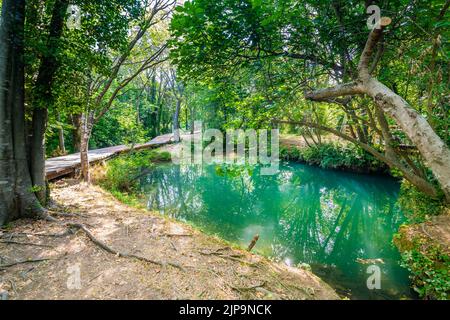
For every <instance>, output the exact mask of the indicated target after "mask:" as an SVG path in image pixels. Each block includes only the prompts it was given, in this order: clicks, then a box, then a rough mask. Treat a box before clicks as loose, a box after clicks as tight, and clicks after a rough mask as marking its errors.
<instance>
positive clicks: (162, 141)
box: [45, 134, 173, 181]
mask: <svg viewBox="0 0 450 320" xmlns="http://www.w3.org/2000/svg"><path fill="white" fill-rule="evenodd" d="M172 142H173V134H166V135H162V136H158V137H156V138H155V139H153V140H152V141H150V142H148V143H144V144H139V145H136V146H135V147H134V150H144V149H151V148H157V147H160V146H164V145H166V144H170V143H172ZM130 150H131V147H129V146H125V145H122V146H115V147H109V148H103V149H97V150H90V151H89V163H90V164H95V163H98V162H100V161H104V160H108V159H111V158H113V157H115V156H117V155H119V154H121V153H125V152H128V151H130ZM80 166H81V161H80V154H79V153H75V154H70V155H67V156H63V157H57V158H51V159H47V160H46V161H45V174H46V177H47V179H48V180H50V181H51V180H55V179H58V178H60V177H63V176H66V175H69V174H71V173H74V172H75V170H76V169H78V168H80Z"/></svg>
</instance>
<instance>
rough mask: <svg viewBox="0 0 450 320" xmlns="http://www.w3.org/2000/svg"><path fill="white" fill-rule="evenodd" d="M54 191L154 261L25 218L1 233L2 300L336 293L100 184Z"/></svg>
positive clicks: (96, 228) (93, 224)
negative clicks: (122, 198) (123, 199)
mask: <svg viewBox="0 0 450 320" xmlns="http://www.w3.org/2000/svg"><path fill="white" fill-rule="evenodd" d="M52 197H53V200H54V203H55V204H54V208H53V211H55V212H58V213H66V214H65V215H55V217H56V218H58V220H60V221H64V222H71V221H74V222H77V223H83V224H84V225H85V226H86V227H87V228H88V229H89V230H90V231H91V233H92V234H93V235H94V236H95V237H96V238H97V239H99V240H101V241H102V242H104V243H106V244H107V245H108V246H110V247H111V248H114V249H115V250H117V251H121V252H122V253H123V252H125V253H129V254H133V255H136V256H140V257H146V258H147V259H152V260H154V261H155V262H157V263H149V262H144V261H140V260H138V259H134V258H123V257H119V256H117V255H114V254H111V253H108V252H106V251H105V250H103V249H102V248H100V247H99V246H98V245H96V244H94V243H93V242H92V241H91V240H90V239H89V238H88V237H87V235H86V234H85V233H84V232H82V231H81V230H78V231H77V232H75V233H67V232H66V231H67V228H66V227H65V226H63V225H61V224H60V223H57V222H48V221H18V222H15V223H14V224H12V225H10V226H8V228H6V229H1V230H0V299H1V298H3V299H11V300H14V299H75V300H78V299H132V300H135V299H137V300H139V299H299V300H303V299H339V297H338V296H337V295H336V293H335V292H334V290H333V289H331V288H330V287H329V286H328V285H327V284H325V283H324V282H323V281H321V280H320V279H319V278H318V277H316V276H314V275H313V274H312V273H310V272H308V271H306V270H301V269H296V268H291V267H288V266H285V265H282V264H277V263H273V262H271V261H269V260H267V259H265V258H263V257H260V256H258V255H253V254H250V253H248V252H246V251H242V250H238V249H234V248H231V247H230V246H229V245H227V244H226V243H225V242H223V241H221V240H220V239H217V238H214V237H211V236H207V235H205V234H203V233H201V232H199V231H197V230H194V229H193V228H192V227H190V226H187V225H185V224H182V223H179V222H176V221H172V220H170V219H168V218H165V217H162V216H160V215H158V214H157V213H152V212H148V211H145V210H139V209H135V208H130V207H127V206H126V205H124V204H122V203H120V202H119V201H117V200H116V199H114V198H113V197H112V196H111V195H110V194H109V193H107V192H105V191H103V190H102V189H100V188H99V187H95V186H88V185H85V184H82V183H79V182H77V181H75V180H62V181H60V182H58V183H57V184H55V185H53V186H52ZM40 259H44V260H43V261H36V260H40ZM45 259H47V260H45ZM33 260H34V262H33ZM17 262H20V263H19V264H16V265H12V264H14V263H17ZM171 264H172V265H171ZM175 265H177V266H179V267H175Z"/></svg>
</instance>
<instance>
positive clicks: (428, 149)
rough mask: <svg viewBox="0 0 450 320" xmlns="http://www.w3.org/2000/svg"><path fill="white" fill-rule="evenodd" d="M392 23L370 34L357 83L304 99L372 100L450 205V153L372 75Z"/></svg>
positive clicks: (427, 126)
mask: <svg viewBox="0 0 450 320" xmlns="http://www.w3.org/2000/svg"><path fill="white" fill-rule="evenodd" d="M390 23H391V19H389V18H382V20H381V22H380V28H378V29H377V28H375V29H373V30H372V32H371V33H370V35H369V39H368V41H367V43H366V46H365V48H364V51H363V53H362V55H361V59H360V62H359V65H358V79H357V80H356V81H355V82H353V83H346V84H341V85H338V86H335V87H332V88H327V89H322V90H318V91H315V92H309V93H306V95H305V96H306V98H307V99H310V100H313V101H325V102H329V101H333V100H335V99H336V98H338V97H343V96H352V95H368V96H370V97H371V98H372V99H373V100H374V101H375V103H376V104H377V105H378V107H380V108H381V110H383V112H384V113H385V114H387V115H389V116H390V117H392V118H393V119H395V120H396V122H397V123H398V125H399V126H400V127H401V128H402V130H403V131H404V132H405V134H406V135H407V136H408V138H409V139H410V140H411V141H412V142H413V143H414V144H415V146H416V147H417V149H418V150H419V152H420V154H421V156H422V157H423V159H424V160H425V162H426V164H427V165H428V166H429V168H430V169H431V171H432V172H433V174H434V176H435V177H436V180H437V181H438V182H439V185H440V187H441V189H442V191H443V192H444V195H445V198H446V200H447V202H448V203H450V150H449V148H448V146H447V145H446V144H445V142H444V141H443V140H442V139H441V138H440V137H439V136H438V135H437V134H436V132H435V131H434V130H433V128H432V127H431V125H430V124H429V123H428V121H427V120H426V119H425V118H424V117H423V116H422V115H420V114H419V113H418V112H417V111H416V110H414V109H413V108H412V107H411V106H410V105H409V104H408V102H406V101H405V99H403V98H402V97H400V96H399V95H398V94H396V93H395V92H393V91H392V90H391V89H389V88H388V87H387V86H385V85H384V84H382V83H381V82H379V81H378V80H377V79H376V78H374V77H373V76H372V75H371V73H372V71H373V70H374V69H375V66H376V62H377V61H375V63H371V61H372V59H373V52H374V50H375V47H376V45H377V44H378V43H379V41H380V39H381V36H382V33H383V29H384V28H385V27H386V26H388V25H389V24H390Z"/></svg>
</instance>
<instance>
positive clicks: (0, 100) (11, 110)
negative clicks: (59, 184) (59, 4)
mask: <svg viewBox="0 0 450 320" xmlns="http://www.w3.org/2000/svg"><path fill="white" fill-rule="evenodd" d="M24 23H25V0H3V4H2V19H1V24H0V225H3V224H5V223H7V222H9V221H11V220H13V219H17V218H23V217H36V216H38V215H40V214H43V209H42V207H41V205H40V203H39V201H38V200H37V198H36V196H35V194H34V193H33V190H32V183H31V175H30V170H29V166H28V157H27V150H26V143H25V100H24V91H25V72H24V46H23V41H24Z"/></svg>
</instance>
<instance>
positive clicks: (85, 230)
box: [67, 223, 185, 271]
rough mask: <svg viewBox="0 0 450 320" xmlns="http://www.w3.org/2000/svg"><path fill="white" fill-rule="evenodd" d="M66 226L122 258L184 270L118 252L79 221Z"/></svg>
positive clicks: (171, 264)
mask: <svg viewBox="0 0 450 320" xmlns="http://www.w3.org/2000/svg"><path fill="white" fill-rule="evenodd" d="M67 226H68V227H69V228H74V229H78V230H81V231H83V232H84V233H85V234H86V235H87V237H88V238H89V239H90V240H91V241H92V242H93V243H94V244H96V245H97V246H99V247H100V248H102V249H103V250H105V251H106V252H108V253H111V254H114V255H116V256H118V257H122V258H133V259H136V260H139V261H143V262H147V263H151V264H155V265H159V266H162V267H165V266H171V267H174V268H177V269H180V270H182V271H185V268H184V267H183V266H181V265H179V264H177V263H173V262H162V261H156V260H152V259H148V258H145V257H141V256H137V255H134V254H130V253H124V252H120V251H118V250H115V249H113V248H111V247H109V246H108V245H107V244H106V243H104V242H102V241H100V240H98V239H97V238H96V237H95V236H94V235H93V234H92V233H91V232H90V231H89V229H87V228H86V227H85V226H84V225H83V224H80V223H67Z"/></svg>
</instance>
